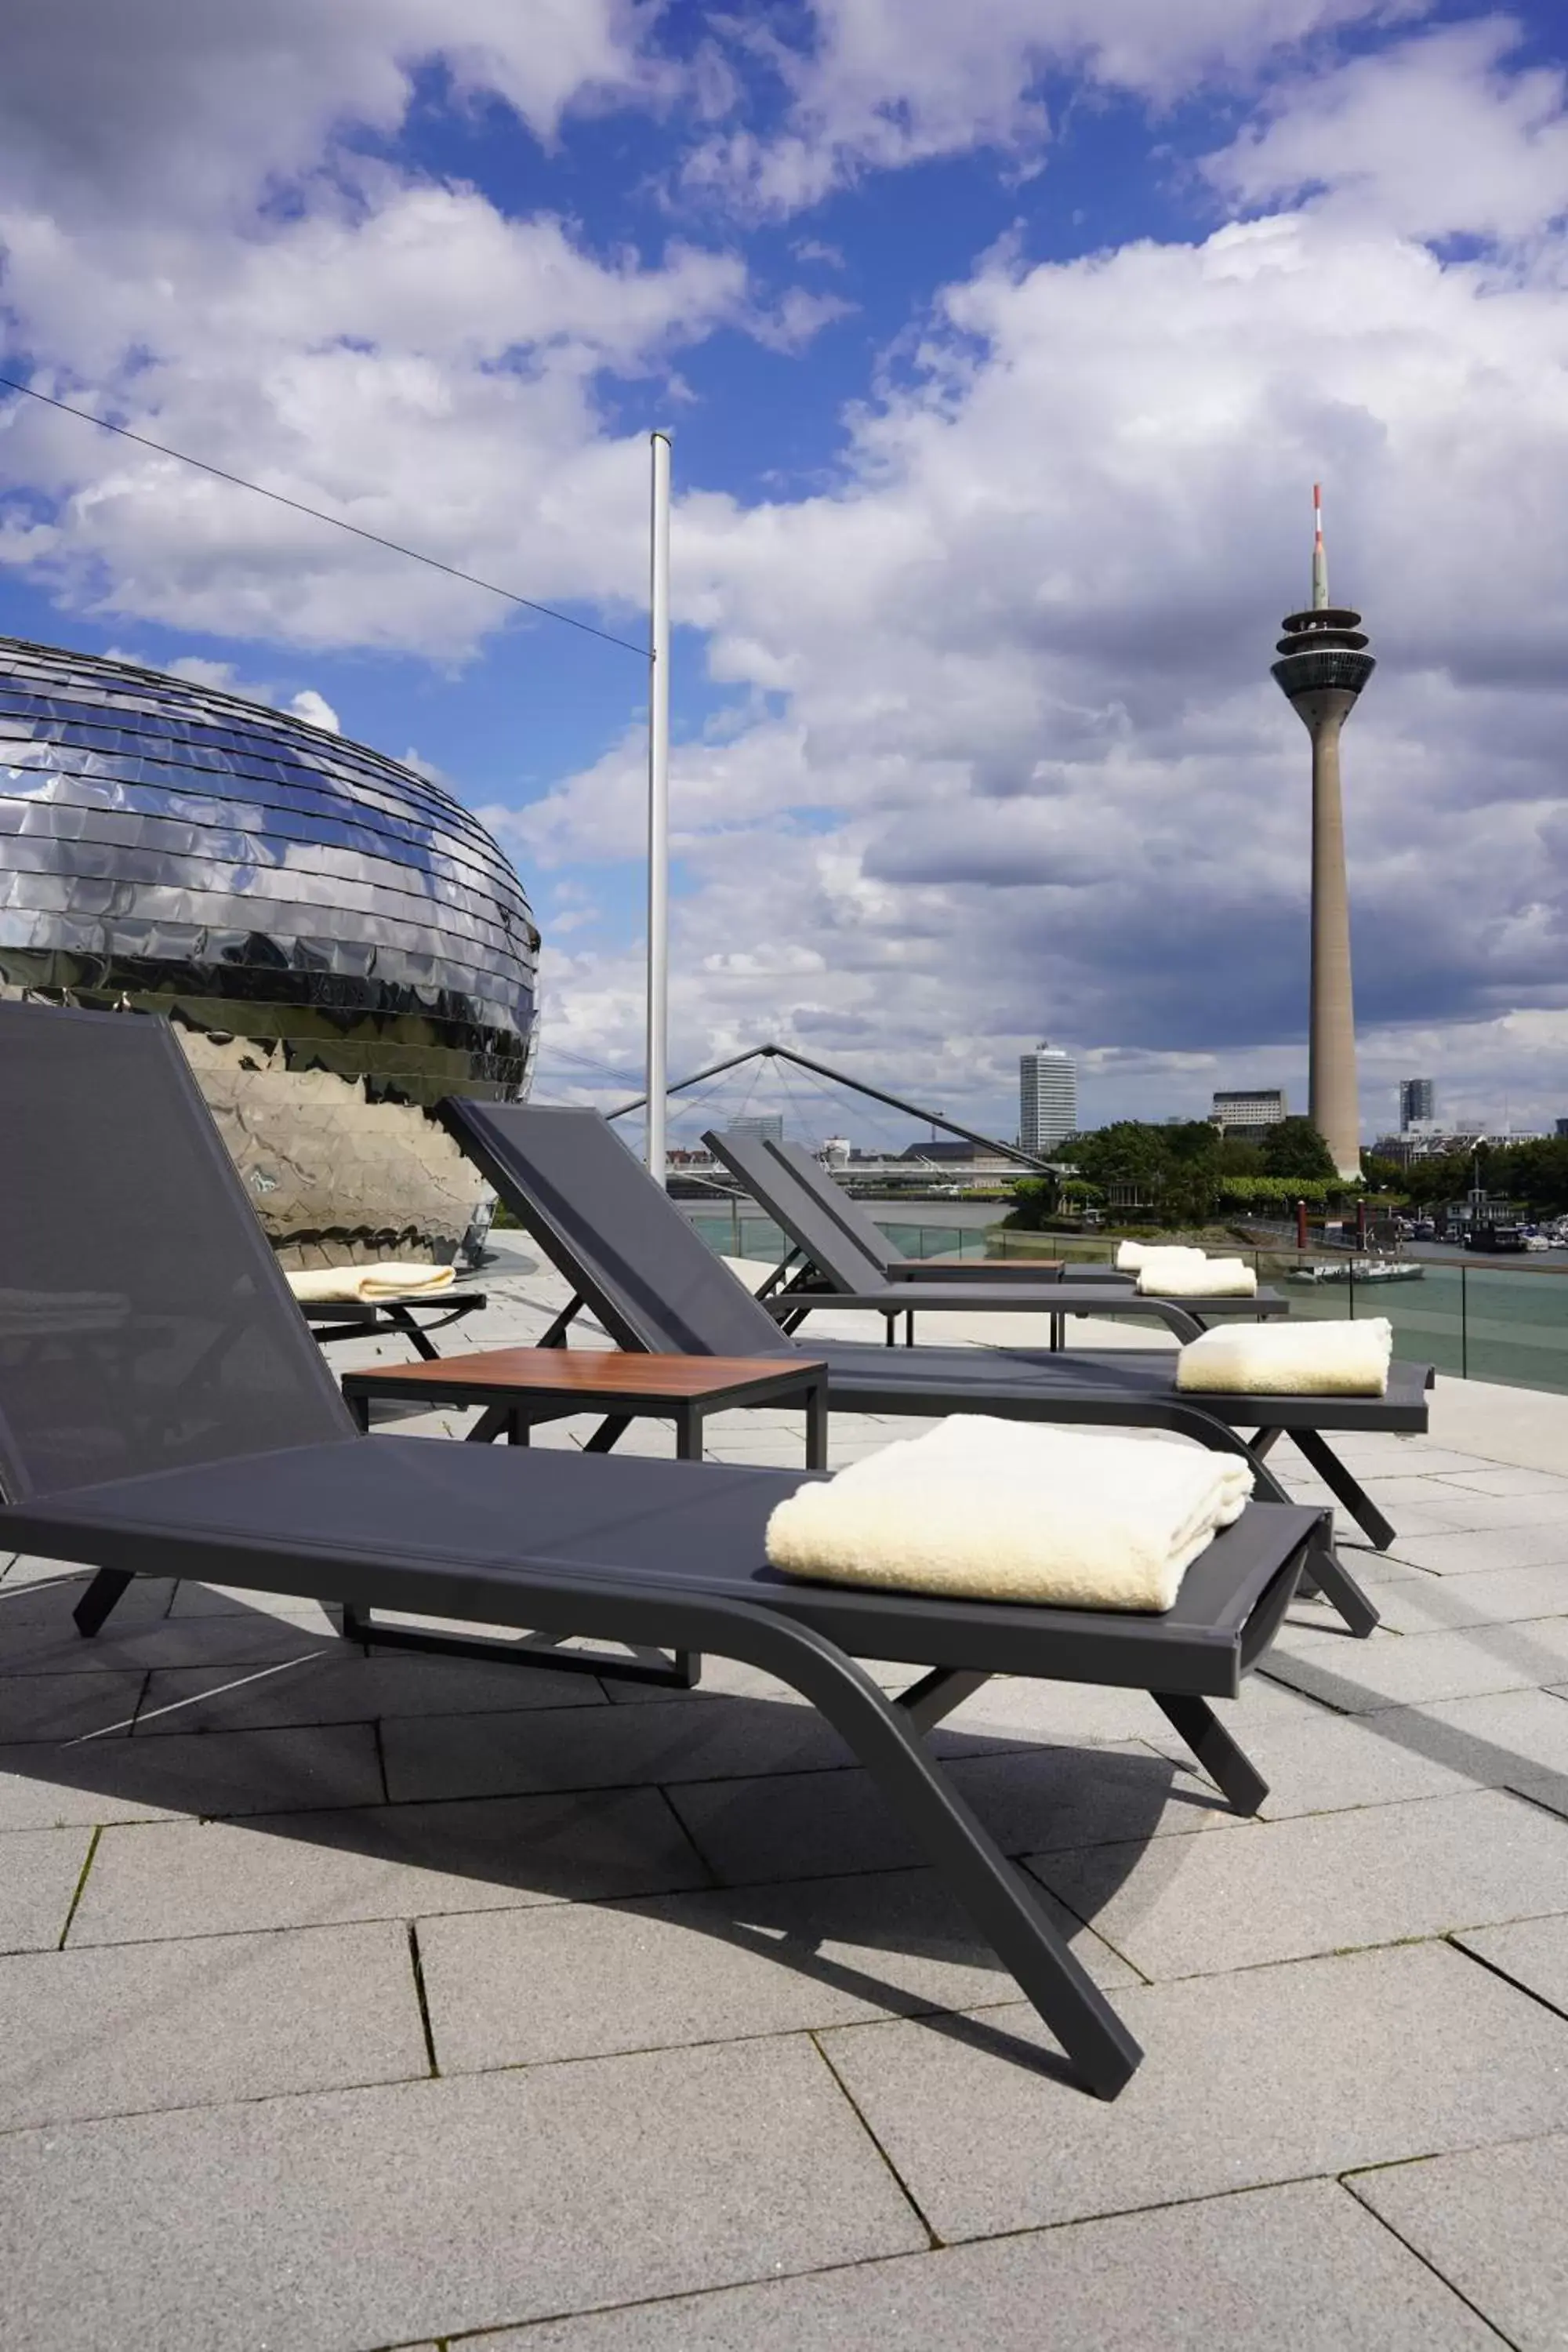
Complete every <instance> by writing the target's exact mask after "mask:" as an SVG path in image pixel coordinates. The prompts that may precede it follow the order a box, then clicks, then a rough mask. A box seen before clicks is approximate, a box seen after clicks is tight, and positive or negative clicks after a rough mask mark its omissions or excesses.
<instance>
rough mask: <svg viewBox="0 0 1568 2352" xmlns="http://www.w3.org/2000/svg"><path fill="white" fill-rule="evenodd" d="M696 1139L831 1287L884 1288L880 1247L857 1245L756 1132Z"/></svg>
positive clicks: (884, 1261) (883, 1255)
mask: <svg viewBox="0 0 1568 2352" xmlns="http://www.w3.org/2000/svg"><path fill="white" fill-rule="evenodd" d="M702 1140H703V1142H704V1143H705V1144H706V1145H707V1146H708V1148H709V1150H710V1151H711V1152H713V1153H714V1154H715V1155H716V1156H717V1157H718V1158H719V1159H721V1160H722V1161H723V1162H724V1165H725V1166H726V1167H727V1168H728V1169H729V1170H730V1171H731V1174H732V1175H733V1176H735V1177H737V1178H738V1179H739V1180H740V1181H741V1182H742V1184H743V1185H744V1186H745V1188H746V1190H747V1192H750V1194H751V1195H752V1199H753V1200H754V1201H755V1202H757V1203H758V1205H759V1206H760V1207H762V1208H763V1209H765V1210H766V1211H767V1213H768V1214H769V1216H770V1217H772V1219H773V1223H775V1224H778V1225H782V1226H783V1227H784V1231H785V1233H786V1234H788V1235H789V1236H790V1239H791V1240H792V1241H795V1242H798V1243H799V1244H800V1246H801V1248H802V1249H803V1250H804V1251H805V1255H806V1256H807V1257H808V1258H810V1260H811V1262H812V1264H813V1265H815V1266H816V1268H817V1269H818V1271H819V1272H820V1273H822V1274H824V1275H825V1276H826V1278H827V1280H828V1281H829V1282H830V1283H831V1284H832V1285H833V1286H834V1288H835V1289H836V1290H843V1291H848V1292H850V1293H854V1292H861V1293H864V1292H866V1291H868V1290H886V1288H887V1286H888V1253H887V1250H886V1248H885V1247H884V1248H882V1249H880V1250H868V1249H866V1248H863V1247H862V1245H861V1244H860V1243H859V1242H858V1241H857V1240H856V1239H855V1237H854V1236H853V1234H847V1233H846V1232H845V1230H844V1227H843V1226H842V1225H841V1224H840V1223H839V1222H838V1220H837V1217H835V1216H832V1215H830V1214H829V1213H828V1212H827V1211H826V1209H825V1208H824V1207H823V1205H822V1203H821V1202H819V1201H818V1200H817V1198H816V1193H815V1192H810V1191H808V1190H807V1188H806V1187H805V1185H804V1184H803V1183H802V1182H801V1181H800V1179H799V1177H798V1176H797V1175H796V1174H795V1171H794V1170H793V1169H792V1168H789V1167H787V1166H786V1165H785V1164H784V1161H783V1160H777V1159H775V1158H774V1156H773V1152H772V1151H771V1150H769V1149H768V1146H767V1144H766V1143H765V1142H764V1141H763V1139H762V1137H761V1136H760V1135H731V1134H727V1133H725V1132H724V1131H723V1130H722V1129H714V1130H713V1131H712V1132H711V1133H710V1134H708V1135H705V1136H704V1137H703V1139H702Z"/></svg>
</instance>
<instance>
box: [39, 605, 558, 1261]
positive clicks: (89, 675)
mask: <svg viewBox="0 0 1568 2352" xmlns="http://www.w3.org/2000/svg"><path fill="white" fill-rule="evenodd" d="M538 948H539V933H538V930H537V929H536V928H535V925H534V921H533V918H532V916H531V913H530V911H529V906H528V900H527V898H525V897H524V895H523V890H522V887H521V883H520V882H519V880H518V878H517V876H516V875H515V873H514V872H513V871H512V868H511V866H510V864H509V863H508V860H507V858H506V857H505V856H504V855H503V853H502V852H501V850H500V848H499V847H498V845H497V844H496V843H495V841H494V840H492V838H491V837H490V835H489V834H488V833H487V832H486V831H485V829H484V827H483V826H482V825H481V824H479V823H478V821H477V820H476V819H475V818H474V817H472V816H471V815H469V814H468V811H467V810H466V809H465V808H463V807H461V806H460V804H459V803H458V802H457V801H456V800H454V799H453V798H452V796H451V794H450V793H447V792H444V791H443V790H442V789H441V787H440V786H439V785H438V784H436V783H433V782H430V781H429V780H428V779H427V778H426V777H424V776H421V775H419V774H416V772H415V771H414V770H413V769H411V768H407V767H405V766H402V765H400V763H399V762H398V761H395V760H386V759H383V758H382V757H381V755H380V754H379V753H378V752H375V751H366V750H365V749H364V748H363V746H362V745H360V744H357V743H350V742H346V741H344V740H342V738H341V737H339V736H336V735H331V734H329V733H327V732H325V731H324V730H322V729H321V728H319V727H312V726H309V725H307V724H306V723H305V721H304V720H303V719H296V718H292V717H290V716H289V714H287V713H286V712H282V711H278V710H270V709H266V708H265V707H264V706H262V705H260V704H258V703H254V702H247V701H244V700H242V699H240V698H238V697H237V696H235V695H231V694H224V693H220V692H216V691H215V690H214V689H212V688H208V687H205V686H197V685H191V684H187V683H186V682H185V681H184V679H181V678H176V677H166V676H164V675H163V673H162V672H160V671H155V670H145V669H137V668H135V667H132V665H130V664H129V663H125V662H119V661H104V660H100V659H98V658H96V657H94V656H90V655H82V654H68V653H61V652H58V651H55V650H52V649H51V648H49V647H47V646H31V645H24V644H22V643H20V642H19V641H18V640H16V639H15V638H9V637H0V993H3V994H5V995H13V996H14V995H19V994H25V995H27V996H31V997H33V998H35V999H42V1000H45V1001H52V1002H54V1003H70V1004H79V1005H88V1006H91V1007H94V1008H102V1007H110V1008H113V1007H118V1008H120V1009H121V1010H123V1011H124V1012H125V1013H126V1014H127V1017H128V1018H130V1017H134V1015H135V1014H137V1013H149V1012H152V1013H165V1014H167V1016H168V1017H169V1019H170V1020H171V1022H172V1023H173V1024H174V1029H175V1032H176V1034H178V1036H179V1037H180V1040H181V1042H182V1044H183V1045H184V1048H185V1051H186V1053H187V1055H189V1057H190V1060H191V1063H192V1066H193V1067H194V1068H195V1073H196V1076H197V1077H198V1079H199V1080H200V1083H201V1086H202V1089H203V1092H204V1093H205V1096H206V1098H207V1101H208V1103H209V1104H210V1106H211V1108H212V1110H213V1112H214V1114H215V1116H216V1120H217V1123H218V1126H219V1129H221V1131H222V1133H223V1136H224V1138H225V1140H226V1143H227V1144H228V1147H229V1150H231V1151H232V1153H233V1154H234V1157H235V1160H236V1161H237V1165H238V1167H239V1170H240V1172H241V1174H242V1175H243V1177H244V1179H245V1181H246V1183H247V1187H248V1189H249V1191H250V1193H251V1196H252V1198H253V1199H254V1200H255V1202H256V1205H257V1208H258V1212H259V1213H260V1216H261V1219H262V1222H263V1223H264V1225H265V1226H266V1227H267V1229H268V1233H269V1234H270V1235H271V1237H272V1240H273V1242H274V1243H275V1244H276V1245H277V1246H278V1248H279V1253H280V1255H282V1256H283V1258H284V1260H285V1262H286V1263H288V1264H291V1265H321V1264H325V1263H341V1262H343V1261H345V1260H353V1259H359V1258H365V1257H378V1256H393V1255H395V1256H399V1257H407V1256H413V1257H426V1256H428V1257H434V1258H437V1259H441V1260H447V1259H450V1258H451V1257H453V1256H454V1255H455V1254H456V1253H457V1252H458V1249H459V1247H460V1245H461V1244H462V1243H463V1240H464V1238H465V1235H466V1234H468V1232H469V1230H470V1228H471V1227H472V1226H473V1225H474V1223H475V1219H476V1213H478V1212H479V1209H480V1204H481V1202H483V1201H484V1199H485V1197H486V1193H485V1188H484V1185H483V1183H482V1181H480V1179H479V1177H478V1176H477V1175H476V1174H475V1173H474V1171H473V1170H472V1169H471V1168H470V1167H469V1166H468V1162H467V1161H466V1160H464V1159H463V1158H462V1157H461V1155H460V1154H459V1152H458V1149H457V1147H456V1145H455V1144H453V1143H452V1142H451V1140H450V1139H449V1138H448V1137H447V1135H446V1134H445V1133H444V1132H443V1130H442V1129H440V1128H439V1127H438V1126H437V1123H436V1121H435V1119H434V1118H432V1117H431V1115H430V1114H431V1113H432V1111H433V1110H434V1108H435V1105H436V1104H437V1102H439V1100H440V1099H441V1097H442V1096H443V1095H448V1094H469V1095H480V1096H487V1097H491V1098H496V1097H500V1098H503V1099H510V1098H511V1097H515V1096H517V1095H518V1094H520V1093H522V1092H524V1091H525V1090H526V1087H527V1084H528V1079H529V1074H530V1066H531V1053H532V1048H533V1042H534V972H535V963H536V958H537V952H538ZM481 1222H482V1220H481Z"/></svg>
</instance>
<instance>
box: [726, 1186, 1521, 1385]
mask: <svg viewBox="0 0 1568 2352" xmlns="http://www.w3.org/2000/svg"><path fill="white" fill-rule="evenodd" d="M691 1223H692V1226H693V1228H694V1230H695V1231H696V1232H697V1233H699V1234H700V1235H701V1237H702V1239H703V1240H704V1241H705V1242H706V1243H707V1244H708V1246H709V1247H710V1249H713V1250H717V1251H719V1252H721V1254H723V1255H727V1256H731V1257H747V1258H760V1259H764V1260H766V1261H768V1262H769V1263H771V1264H773V1265H777V1264H778V1263H779V1261H780V1260H781V1259H782V1258H784V1256H785V1255H787V1253H788V1250H789V1247H790V1244H789V1242H788V1239H787V1238H786V1236H785V1235H784V1234H783V1233H782V1232H781V1231H780V1229H779V1227H778V1226H777V1225H776V1224H774V1223H773V1221H772V1219H771V1218H768V1217H763V1216H760V1215H756V1214H751V1215H747V1214H745V1213H742V1211H741V1210H740V1208H739V1205H738V1204H735V1205H733V1206H732V1207H731V1209H729V1210H724V1211H718V1210H713V1211H710V1210H706V1209H703V1210H700V1211H698V1212H697V1213H694V1214H693V1216H692V1218H691ZM876 1223H877V1224H878V1225H879V1228H880V1230H881V1231H882V1233H883V1234H886V1236H887V1239H888V1244H889V1250H892V1251H896V1252H897V1253H898V1255H900V1256H901V1257H962V1258H978V1257H1006V1258H1015V1259H1016V1258H1027V1257H1051V1258H1065V1259H1066V1261H1067V1270H1068V1276H1069V1277H1070V1275H1071V1272H1072V1268H1073V1266H1074V1265H1106V1264H1108V1263H1109V1262H1110V1259H1111V1257H1112V1256H1113V1255H1114V1254H1115V1248H1116V1241H1115V1237H1114V1236H1113V1235H1111V1236H1100V1235H1092V1236H1091V1235H1084V1236H1081V1237H1080V1236H1079V1235H1078V1234H1040V1233H1017V1232H1011V1231H1006V1230H1001V1231H998V1230H996V1229H994V1228H993V1229H992V1230H990V1231H987V1230H986V1229H985V1228H984V1226H979V1225H952V1224H942V1223H931V1224H914V1223H908V1222H905V1221H902V1220H897V1219H884V1218H881V1217H878V1218H877V1219H876ZM1237 1255H1241V1256H1242V1257H1245V1258H1247V1259H1249V1260H1250V1262H1251V1263H1252V1264H1253V1265H1255V1266H1256V1267H1257V1270H1258V1280H1259V1282H1263V1283H1271V1284H1273V1285H1275V1286H1277V1287H1278V1288H1279V1289H1281V1290H1283V1291H1284V1292H1285V1293H1286V1295H1287V1297H1289V1301H1290V1311H1291V1313H1292V1314H1293V1315H1300V1316H1322V1317H1332V1316H1346V1315H1349V1316H1362V1315H1382V1316H1386V1318H1388V1320H1389V1322H1390V1323H1391V1324H1392V1325H1393V1326H1394V1353H1395V1355H1397V1356H1403V1357H1405V1358H1406V1359H1407V1360H1412V1361H1415V1362H1418V1363H1427V1364H1435V1365H1436V1368H1437V1370H1439V1371H1440V1372H1448V1373H1452V1374H1456V1375H1458V1377H1459V1378H1461V1379H1468V1380H1472V1381H1500V1382H1501V1383H1503V1384H1504V1385H1505V1386H1507V1387H1510V1388H1524V1389H1552V1390H1557V1391H1561V1392H1563V1393H1568V1266H1562V1265H1550V1266H1548V1265H1539V1264H1535V1265H1531V1264H1530V1263H1529V1262H1525V1263H1523V1264H1521V1265H1507V1266H1504V1265H1495V1264H1493V1265H1475V1264H1472V1263H1470V1262H1469V1261H1468V1259H1463V1258H1458V1257H1456V1258H1453V1259H1446V1258H1444V1259H1438V1258H1420V1259H1416V1260H1413V1261H1410V1263H1412V1264H1415V1265H1419V1267H1420V1272H1419V1274H1418V1275H1415V1276H1388V1275H1386V1274H1381V1273H1379V1272H1378V1271H1377V1267H1378V1264H1379V1261H1378V1260H1376V1259H1375V1258H1358V1257H1356V1256H1355V1255H1352V1254H1351V1253H1349V1252H1345V1253H1343V1254H1339V1253H1332V1254H1330V1253H1325V1252H1323V1251H1321V1250H1320V1251H1318V1252H1317V1253H1315V1254H1314V1253H1312V1252H1300V1251H1297V1250H1295V1249H1289V1248H1278V1249H1260V1250H1243V1251H1240V1252H1239V1253H1237ZM1324 1265H1329V1266H1331V1267H1332V1268H1333V1275H1332V1277H1331V1279H1327V1280H1309V1279H1307V1278H1306V1273H1307V1269H1309V1268H1310V1267H1322V1266H1324Z"/></svg>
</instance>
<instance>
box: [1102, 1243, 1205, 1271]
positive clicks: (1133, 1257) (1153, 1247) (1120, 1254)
mask: <svg viewBox="0 0 1568 2352" xmlns="http://www.w3.org/2000/svg"><path fill="white" fill-rule="evenodd" d="M1154 1251H1158V1252H1160V1253H1162V1254H1163V1255H1165V1256H1167V1257H1191V1258H1206V1256H1207V1255H1208V1254H1207V1252H1206V1251H1205V1250H1201V1249H1190V1248H1189V1247H1188V1246H1187V1244H1186V1243H1184V1242H1118V1243H1117V1244H1116V1271H1117V1272H1118V1274H1136V1273H1137V1271H1138V1269H1139V1267H1140V1266H1141V1265H1142V1263H1143V1261H1144V1259H1145V1258H1146V1257H1148V1256H1149V1255H1150V1254H1151V1253H1152V1252H1154Z"/></svg>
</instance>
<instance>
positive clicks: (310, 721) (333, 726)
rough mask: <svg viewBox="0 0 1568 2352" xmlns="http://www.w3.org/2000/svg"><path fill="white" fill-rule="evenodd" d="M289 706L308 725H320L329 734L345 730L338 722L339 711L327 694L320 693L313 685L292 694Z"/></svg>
mask: <svg viewBox="0 0 1568 2352" xmlns="http://www.w3.org/2000/svg"><path fill="white" fill-rule="evenodd" d="M289 709H290V710H291V711H292V712H293V714H294V716H295V718H296V719H303V720H304V721H305V724H306V725H307V727H320V728H321V729H323V730H324V731H325V732H326V733H327V734H329V735H341V734H342V731H343V730H342V727H341V726H340V725H339V724H338V714H337V712H336V711H335V710H334V709H332V706H331V703H330V702H329V701H328V700H327V698H326V696H325V695H324V694H318V693H317V692H316V689H315V688H314V687H313V686H307V687H305V688H301V690H300V693H298V694H291V695H290V696H289Z"/></svg>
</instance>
